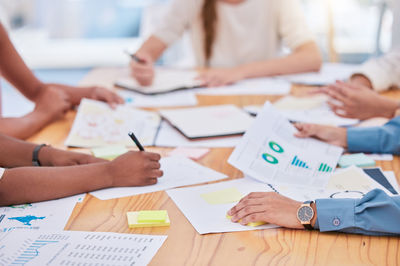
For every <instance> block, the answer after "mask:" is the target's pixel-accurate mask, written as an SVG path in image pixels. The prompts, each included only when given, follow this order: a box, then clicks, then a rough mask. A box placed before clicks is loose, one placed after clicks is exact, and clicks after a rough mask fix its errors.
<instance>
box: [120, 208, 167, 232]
mask: <svg viewBox="0 0 400 266" xmlns="http://www.w3.org/2000/svg"><path fill="white" fill-rule="evenodd" d="M152 212H154V213H152ZM126 216H127V218H128V226H129V228H140V227H161V226H169V225H170V224H171V222H170V220H169V217H168V212H167V211H137V212H127V213H126ZM139 216H140V217H139ZM139 219H141V220H140V221H139ZM162 219H164V220H162Z"/></svg>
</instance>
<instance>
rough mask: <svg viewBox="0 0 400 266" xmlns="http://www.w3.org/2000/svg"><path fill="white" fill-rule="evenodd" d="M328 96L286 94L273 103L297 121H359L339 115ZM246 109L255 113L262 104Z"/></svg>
mask: <svg viewBox="0 0 400 266" xmlns="http://www.w3.org/2000/svg"><path fill="white" fill-rule="evenodd" d="M327 99H328V97H325V96H311V97H293V96H286V97H284V98H282V99H280V100H279V101H277V102H275V103H274V104H273V105H274V107H276V108H277V109H278V110H279V112H281V114H283V115H284V116H285V117H286V118H287V119H289V120H291V121H295V122H302V123H314V124H321V125H333V126H351V125H355V124H357V123H359V122H360V121H359V120H358V119H350V118H343V117H339V116H337V115H336V114H335V113H334V112H332V110H331V109H330V108H329V106H328V105H327V103H326V101H327ZM244 109H245V110H246V111H247V112H249V113H251V114H253V115H255V114H257V113H258V112H259V111H261V110H262V106H260V105H250V106H245V107H244Z"/></svg>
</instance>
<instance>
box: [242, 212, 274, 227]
mask: <svg viewBox="0 0 400 266" xmlns="http://www.w3.org/2000/svg"><path fill="white" fill-rule="evenodd" d="M264 213H265V212H255V213H251V214H249V215H247V216H245V217H243V218H242V220H241V221H240V224H241V225H247V224H249V223H255V222H268V221H266V219H265V215H264Z"/></svg>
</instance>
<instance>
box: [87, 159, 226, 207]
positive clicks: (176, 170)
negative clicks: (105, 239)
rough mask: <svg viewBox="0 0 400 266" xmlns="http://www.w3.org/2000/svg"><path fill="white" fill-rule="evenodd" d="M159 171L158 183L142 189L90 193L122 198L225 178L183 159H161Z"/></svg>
mask: <svg viewBox="0 0 400 266" xmlns="http://www.w3.org/2000/svg"><path fill="white" fill-rule="evenodd" d="M160 163H161V169H162V170H163V171H164V176H163V177H161V178H159V179H158V183H157V184H155V185H152V186H144V187H121V188H107V189H102V190H98V191H94V192H91V193H90V194H92V195H93V196H95V197H96V198H98V199H101V200H108V199H114V198H122V197H127V196H133V195H138V194H144V193H150V192H155V191H160V190H166V189H170V188H174V187H181V186H188V185H194V184H200V183H206V182H211V181H216V180H220V179H224V178H226V177H227V176H226V175H224V174H221V173H219V172H217V171H214V170H212V169H210V168H207V167H204V166H202V165H200V164H198V163H196V162H194V161H192V160H190V159H188V158H185V157H166V158H162V159H161V161H160Z"/></svg>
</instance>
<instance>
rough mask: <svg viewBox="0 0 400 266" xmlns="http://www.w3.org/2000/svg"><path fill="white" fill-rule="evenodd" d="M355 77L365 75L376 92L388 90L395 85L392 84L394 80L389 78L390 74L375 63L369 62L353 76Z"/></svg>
mask: <svg viewBox="0 0 400 266" xmlns="http://www.w3.org/2000/svg"><path fill="white" fill-rule="evenodd" d="M354 75H363V76H365V77H367V78H368V79H369V81H370V82H371V84H372V88H373V89H374V90H375V91H384V90H388V89H389V88H390V87H391V86H392V85H393V84H392V83H391V80H393V78H392V77H389V76H388V74H387V73H386V72H385V71H383V70H382V69H381V67H379V65H378V64H377V63H376V62H375V61H371V62H367V63H366V64H364V65H363V66H361V68H360V69H358V71H356V72H355V73H354V74H353V75H352V76H354Z"/></svg>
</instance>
